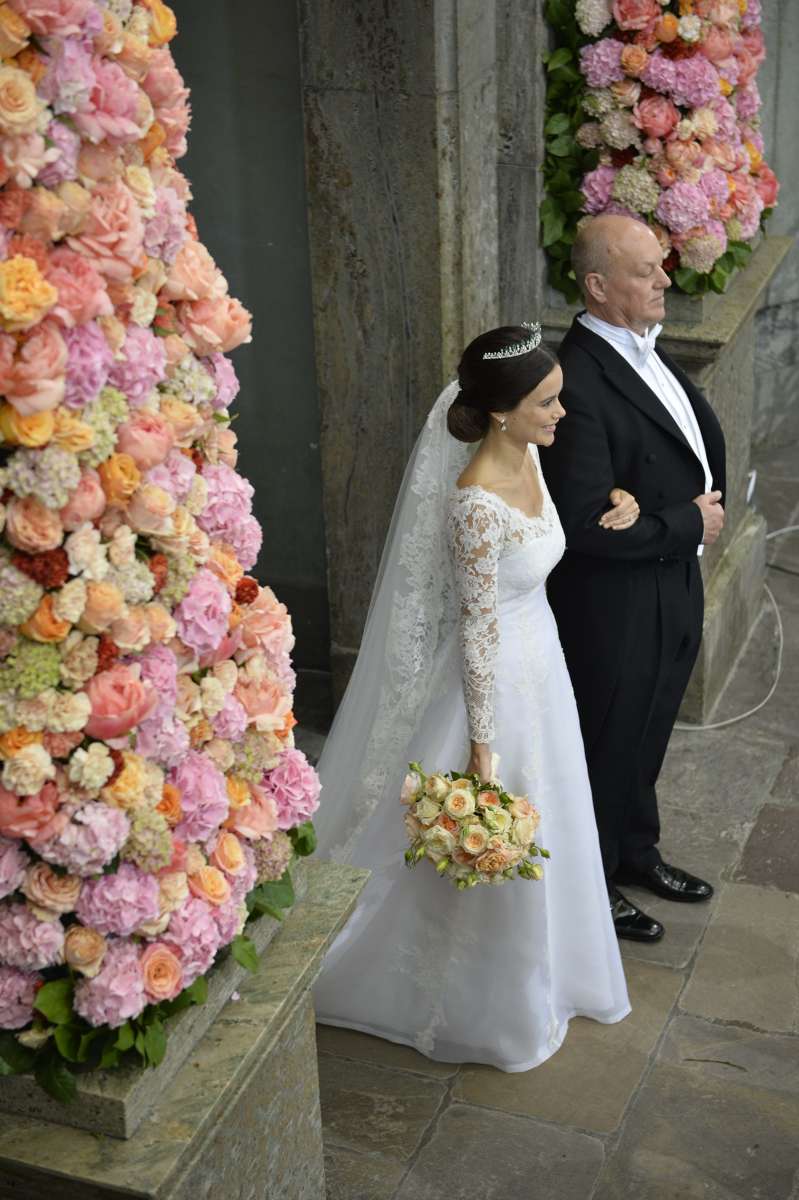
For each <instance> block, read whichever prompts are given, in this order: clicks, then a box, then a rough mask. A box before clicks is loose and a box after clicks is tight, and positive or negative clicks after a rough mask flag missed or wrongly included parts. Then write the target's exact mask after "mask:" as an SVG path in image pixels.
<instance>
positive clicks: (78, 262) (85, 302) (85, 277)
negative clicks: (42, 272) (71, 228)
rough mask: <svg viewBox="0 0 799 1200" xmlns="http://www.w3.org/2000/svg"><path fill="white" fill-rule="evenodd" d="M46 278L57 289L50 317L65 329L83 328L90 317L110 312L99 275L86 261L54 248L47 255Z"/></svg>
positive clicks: (109, 301)
mask: <svg viewBox="0 0 799 1200" xmlns="http://www.w3.org/2000/svg"><path fill="white" fill-rule="evenodd" d="M47 279H48V280H49V281H50V283H52V285H53V287H55V288H58V303H57V304H56V306H55V308H54V309H53V310H52V311H53V316H54V317H58V319H59V320H60V321H61V322H62V323H63V324H64V325H66V326H67V328H71V327H72V326H73V325H83V324H85V322H86V321H91V320H92V319H93V318H94V317H107V316H110V315H111V313H113V311H114V306H113V305H112V303H111V300H110V299H109V296H108V292H107V291H106V286H105V280H104V279H103V276H102V275H101V274H100V273H99V272H98V271H96V270H95V269H94V267H93V266H92V264H91V263H90V262H89V260H88V259H87V258H85V257H84V256H83V255H82V254H76V253H75V251H74V250H70V249H69V248H68V247H67V246H59V247H57V248H56V249H55V250H54V251H53V252H52V254H51V255H50V264H49V266H48V268H47Z"/></svg>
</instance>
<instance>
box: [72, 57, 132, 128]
mask: <svg viewBox="0 0 799 1200" xmlns="http://www.w3.org/2000/svg"><path fill="white" fill-rule="evenodd" d="M92 67H93V69H94V76H95V84H94V87H93V88H92V92H91V99H90V101H89V105H88V106H87V108H85V109H81V110H79V111H78V112H76V113H74V114H73V117H72V119H73V120H74V122H75V124H76V125H77V126H78V129H79V131H80V132H81V133H82V134H83V136H84V137H85V138H87V139H88V140H89V141H90V142H100V141H102V140H103V139H106V140H107V141H112V142H135V141H138V139H139V138H140V137H141V136H142V133H143V130H142V129H141V128H140V126H139V123H138V120H137V116H138V109H139V86H138V84H137V83H136V81H135V79H130V78H129V77H128V76H127V75H126V74H125V72H124V71H123V70H122V68H121V67H120V66H119V65H118V64H117V63H115V62H110V61H109V60H108V59H105V58H95V59H93V61H92Z"/></svg>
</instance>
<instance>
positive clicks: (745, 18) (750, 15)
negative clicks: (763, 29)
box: [741, 0, 763, 29]
mask: <svg viewBox="0 0 799 1200" xmlns="http://www.w3.org/2000/svg"><path fill="white" fill-rule="evenodd" d="M762 18H763V8H762V5H761V0H748V3H747V5H746V11H745V12H744V13H743V14H742V16H741V29H754V28H755V26H756V25H759V24H760V22H761V20H762Z"/></svg>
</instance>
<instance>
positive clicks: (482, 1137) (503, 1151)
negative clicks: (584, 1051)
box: [397, 1104, 603, 1200]
mask: <svg viewBox="0 0 799 1200" xmlns="http://www.w3.org/2000/svg"><path fill="white" fill-rule="evenodd" d="M602 1156H603V1146H602V1142H601V1141H599V1140H598V1139H597V1138H592V1137H589V1136H587V1135H586V1134H582V1133H576V1132H574V1131H573V1130H565V1129H556V1128H554V1127H553V1126H551V1125H542V1124H539V1123H538V1122H537V1121H532V1120H529V1119H527V1118H524V1117H515V1116H510V1115H508V1114H506V1113H498V1112H487V1111H486V1110H485V1109H480V1108H472V1107H471V1106H470V1105H467V1104H453V1105H452V1106H451V1107H450V1108H448V1109H447V1111H446V1112H445V1113H444V1115H443V1116H442V1117H441V1119H440V1120H439V1122H438V1124H437V1126H436V1130H435V1133H434V1134H433V1137H432V1138H431V1139H430V1141H429V1142H428V1143H427V1145H426V1146H425V1147H424V1149H423V1150H422V1152H421V1154H420V1155H419V1158H418V1159H417V1161H416V1163H415V1164H414V1167H413V1169H412V1170H411V1172H410V1174H409V1175H407V1176H406V1178H405V1180H404V1182H403V1184H402V1186H401V1188H400V1190H399V1191H398V1193H397V1200H587V1198H588V1197H589V1196H590V1195H591V1191H592V1187H593V1184H594V1181H595V1179H596V1177H597V1175H598V1174H599V1171H600V1169H601V1166H602Z"/></svg>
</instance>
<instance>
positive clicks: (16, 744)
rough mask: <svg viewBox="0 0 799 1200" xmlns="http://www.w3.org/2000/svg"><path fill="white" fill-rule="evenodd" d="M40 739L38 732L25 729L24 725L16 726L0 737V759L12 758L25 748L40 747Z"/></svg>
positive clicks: (40, 734) (40, 735)
mask: <svg viewBox="0 0 799 1200" xmlns="http://www.w3.org/2000/svg"><path fill="white" fill-rule="evenodd" d="M42 737H43V735H42V733H41V732H40V731H39V730H34V729H26V728H25V726H24V725H17V726H16V727H15V728H14V729H9V731H8V733H4V734H3V735H2V736H0V758H2V759H6V758H13V757H14V755H15V754H19V752H20V750H24V748H25V747H26V746H37V745H41V742H42Z"/></svg>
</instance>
